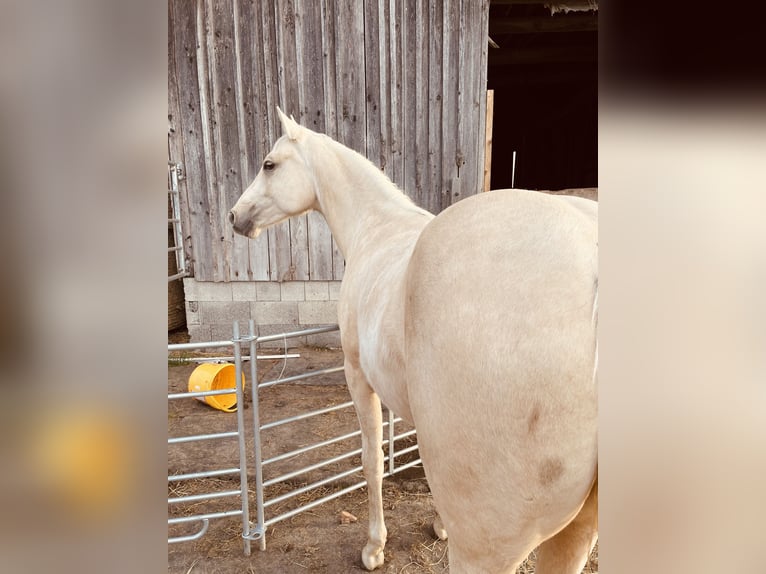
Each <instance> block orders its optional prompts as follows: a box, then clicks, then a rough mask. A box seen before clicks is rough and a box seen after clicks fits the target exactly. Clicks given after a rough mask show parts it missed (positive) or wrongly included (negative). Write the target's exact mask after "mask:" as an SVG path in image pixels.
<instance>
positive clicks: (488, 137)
mask: <svg viewBox="0 0 766 574" xmlns="http://www.w3.org/2000/svg"><path fill="white" fill-rule="evenodd" d="M494 112H495V90H487V109H486V120H485V123H484V126H485V127H484V184H483V186H482V191H489V190H490V189H492V187H491V183H492V123H493V118H494Z"/></svg>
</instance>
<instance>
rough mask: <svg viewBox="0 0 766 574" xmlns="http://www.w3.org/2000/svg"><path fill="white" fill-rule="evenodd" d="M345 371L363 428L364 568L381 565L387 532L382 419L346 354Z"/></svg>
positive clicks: (374, 399) (361, 375) (375, 400)
mask: <svg viewBox="0 0 766 574" xmlns="http://www.w3.org/2000/svg"><path fill="white" fill-rule="evenodd" d="M345 373H346V383H347V384H348V389H349V392H350V393H351V398H352V399H353V400H354V407H355V408H356V415H357V417H358V418H359V426H360V428H361V430H362V468H363V469H364V478H365V479H366V480H367V498H368V502H369V511H370V527H369V533H368V539H367V545H366V546H365V547H364V548H363V549H362V563H363V564H364V567H365V568H367V570H373V569H374V568H377V567H378V566H381V565H382V564H383V560H384V555H383V547H384V546H385V545H386V537H387V535H388V532H387V531H386V525H385V523H384V521H383V424H382V423H383V421H382V414H381V410H380V399H379V398H378V395H376V394H375V392H374V391H373V390H372V388H371V387H370V385H369V383H368V382H367V378H366V377H365V376H364V373H362V370H361V369H360V368H359V365H358V364H356V363H355V362H354V361H353V360H350V359H349V357H348V356H347V357H346V362H345Z"/></svg>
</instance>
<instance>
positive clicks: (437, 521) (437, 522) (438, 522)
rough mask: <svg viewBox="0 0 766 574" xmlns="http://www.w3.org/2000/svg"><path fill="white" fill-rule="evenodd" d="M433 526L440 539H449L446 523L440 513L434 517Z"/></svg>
mask: <svg viewBox="0 0 766 574" xmlns="http://www.w3.org/2000/svg"><path fill="white" fill-rule="evenodd" d="M433 528H434V534H436V537H437V538H438V539H439V540H447V531H446V530H445V529H444V524H442V517H441V516H439V515H438V514H437V515H436V518H434V523H433Z"/></svg>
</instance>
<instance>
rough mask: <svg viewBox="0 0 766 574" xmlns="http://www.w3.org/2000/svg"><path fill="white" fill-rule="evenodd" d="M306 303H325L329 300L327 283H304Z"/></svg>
mask: <svg viewBox="0 0 766 574" xmlns="http://www.w3.org/2000/svg"><path fill="white" fill-rule="evenodd" d="M304 287H305V289H306V301H327V300H329V298H330V290H329V287H328V282H327V281H306V283H305V284H304Z"/></svg>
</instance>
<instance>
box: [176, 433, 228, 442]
mask: <svg viewBox="0 0 766 574" xmlns="http://www.w3.org/2000/svg"><path fill="white" fill-rule="evenodd" d="M235 436H239V432H238V431H231V432H217V433H213V434H195V435H191V436H179V437H176V438H169V439H168V444H179V443H182V442H194V441H197V440H213V439H217V438H231V437H235Z"/></svg>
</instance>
